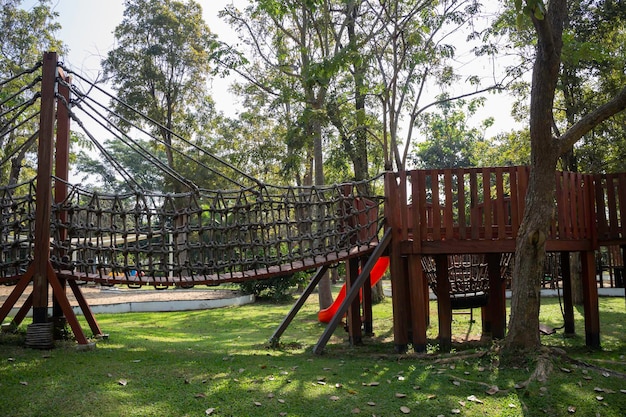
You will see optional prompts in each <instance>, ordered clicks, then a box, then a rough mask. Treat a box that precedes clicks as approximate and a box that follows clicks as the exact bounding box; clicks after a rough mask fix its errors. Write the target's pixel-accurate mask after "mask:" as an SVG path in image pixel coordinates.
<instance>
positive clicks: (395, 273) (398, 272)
mask: <svg viewBox="0 0 626 417" xmlns="http://www.w3.org/2000/svg"><path fill="white" fill-rule="evenodd" d="M389 262H390V263H389V271H390V272H391V304H392V306H393V340H394V348H395V351H396V353H404V352H406V351H407V348H408V346H409V323H408V316H409V305H410V301H409V291H410V290H409V280H408V276H407V275H408V274H407V266H406V262H407V261H406V258H404V257H402V256H400V254H399V248H398V250H393V248H392V250H391V253H390V256H389Z"/></svg>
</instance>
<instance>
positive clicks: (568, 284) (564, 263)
mask: <svg viewBox="0 0 626 417" xmlns="http://www.w3.org/2000/svg"><path fill="white" fill-rule="evenodd" d="M569 258H570V256H569V252H561V278H562V279H563V320H564V321H565V323H564V332H565V334H566V335H574V334H575V333H576V329H575V325H574V302H573V295H572V273H571V267H570V259H569Z"/></svg>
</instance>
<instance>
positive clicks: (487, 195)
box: [482, 168, 493, 239]
mask: <svg viewBox="0 0 626 417" xmlns="http://www.w3.org/2000/svg"><path fill="white" fill-rule="evenodd" d="M482 177H483V208H484V217H485V222H484V226H485V239H491V238H492V237H493V216H492V207H491V206H492V204H491V170H490V169H489V168H483V169H482Z"/></svg>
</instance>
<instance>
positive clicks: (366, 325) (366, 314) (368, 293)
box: [361, 258, 374, 336]
mask: <svg viewBox="0 0 626 417" xmlns="http://www.w3.org/2000/svg"><path fill="white" fill-rule="evenodd" d="M366 260H367V258H363V259H361V264H365V262H366ZM362 308H363V333H365V335H366V336H372V335H373V334H374V315H373V313H372V278H371V276H370V277H369V278H368V279H366V280H365V285H363V303H362Z"/></svg>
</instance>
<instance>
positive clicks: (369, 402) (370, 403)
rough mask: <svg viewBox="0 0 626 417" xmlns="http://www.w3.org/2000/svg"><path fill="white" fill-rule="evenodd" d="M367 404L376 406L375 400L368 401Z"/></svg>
mask: <svg viewBox="0 0 626 417" xmlns="http://www.w3.org/2000/svg"><path fill="white" fill-rule="evenodd" d="M367 405H369V406H370V407H375V406H376V403H375V402H374V401H368V402H367Z"/></svg>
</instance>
